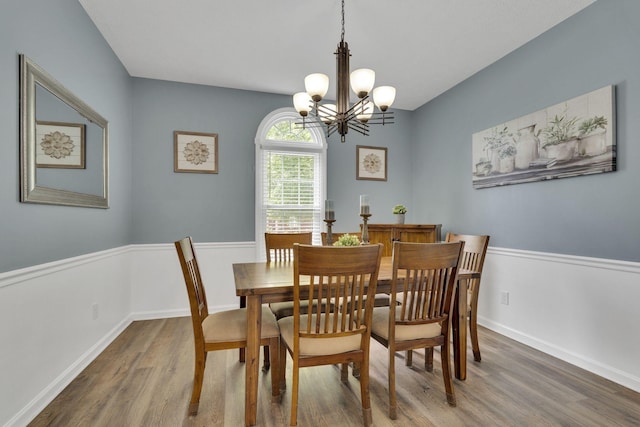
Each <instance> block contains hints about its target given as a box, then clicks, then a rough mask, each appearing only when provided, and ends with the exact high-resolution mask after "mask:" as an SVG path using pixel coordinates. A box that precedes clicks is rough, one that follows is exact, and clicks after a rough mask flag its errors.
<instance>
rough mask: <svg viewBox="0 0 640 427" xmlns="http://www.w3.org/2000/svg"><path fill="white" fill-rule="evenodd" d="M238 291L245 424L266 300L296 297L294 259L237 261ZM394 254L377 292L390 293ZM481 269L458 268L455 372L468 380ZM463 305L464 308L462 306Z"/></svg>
mask: <svg viewBox="0 0 640 427" xmlns="http://www.w3.org/2000/svg"><path fill="white" fill-rule="evenodd" d="M233 276H234V280H235V285H236V295H238V296H239V297H240V299H241V306H245V305H246V309H247V346H246V348H245V349H244V351H242V352H241V359H244V363H245V371H246V374H245V425H246V426H253V425H256V416H257V409H258V377H259V362H260V325H261V322H262V309H261V307H262V304H266V303H272V302H281V301H292V300H293V262H273V261H272V262H248V263H235V264H233ZM392 276H393V264H392V257H390V256H388V257H383V258H382V260H381V261H380V269H379V271H378V283H377V288H376V293H390V292H391V279H392ZM479 277H480V273H477V272H475V271H470V270H463V269H459V270H458V286H457V291H456V298H455V302H454V311H453V314H452V316H451V324H452V335H453V354H454V357H453V359H454V374H455V377H456V378H457V379H459V380H465V379H466V376H467V373H466V366H467V327H466V319H467V308H466V307H467V281H468V280H469V279H474V278H479ZM460 307H462V309H460Z"/></svg>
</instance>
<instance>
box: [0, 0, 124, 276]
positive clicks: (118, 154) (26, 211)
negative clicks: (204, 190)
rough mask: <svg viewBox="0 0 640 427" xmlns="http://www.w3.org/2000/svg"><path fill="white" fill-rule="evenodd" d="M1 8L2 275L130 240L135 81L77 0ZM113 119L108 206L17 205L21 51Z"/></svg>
mask: <svg viewBox="0 0 640 427" xmlns="http://www.w3.org/2000/svg"><path fill="white" fill-rule="evenodd" d="M1 8H2V9H1V12H0V95H1V96H0V127H1V128H2V129H3V138H2V143H0V272H4V271H9V270H14V269H18V268H21V267H26V266H30V265H35V264H39V263H43V262H48V261H54V260H59V259H64V258H68V257H71V256H75V255H81V254H85V253H89V252H94V251H99V250H103V249H108V248H113V247H118V246H122V245H126V244H128V243H129V242H130V238H129V235H130V230H131V160H130V159H131V155H130V153H131V129H132V126H131V111H132V110H131V86H132V84H131V79H130V77H129V76H128V74H127V72H126V70H125V69H124V68H123V66H122V65H121V64H120V62H119V61H118V59H117V58H116V56H115V55H114V54H113V52H112V51H111V49H110V47H109V46H108V45H107V43H106V42H105V40H104V39H103V38H102V36H101V35H100V33H99V32H98V31H97V29H96V28H95V26H94V24H93V22H92V21H91V20H90V19H89V17H88V16H87V15H86V13H85V11H84V9H83V8H82V6H81V5H80V4H79V3H78V1H77V0H47V1H44V0H21V1H3V3H2V6H1ZM19 53H24V54H25V55H27V56H28V57H29V58H31V59H32V60H33V61H35V62H36V63H37V64H38V65H40V66H41V67H43V68H44V69H45V70H47V72H48V73H49V74H51V75H52V76H53V77H54V78H55V79H57V80H58V81H59V82H60V83H62V84H63V85H64V86H66V87H67V88H68V89H69V90H71V91H72V92H73V93H74V94H75V95H76V96H78V97H79V98H80V99H82V100H83V101H84V102H86V103H87V104H89V105H91V106H92V107H93V108H94V109H95V110H96V111H98V112H99V113H100V114H101V115H102V116H104V117H106V118H107V119H108V120H109V131H110V156H111V179H110V188H111V208H110V209H107V210H102V209H91V208H77V207H65V206H46V205H37V204H25V203H20V202H19V169H18V163H19V161H18V159H19V145H18V95H19V85H18V54H19Z"/></svg>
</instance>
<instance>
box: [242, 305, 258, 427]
mask: <svg viewBox="0 0 640 427" xmlns="http://www.w3.org/2000/svg"><path fill="white" fill-rule="evenodd" d="M261 323H262V299H261V298H260V296H259V295H252V296H249V297H247V348H246V351H245V356H246V357H245V372H246V373H245V400H244V419H245V425H247V426H254V425H256V414H257V412H258V373H259V372H258V371H259V369H258V365H259V361H260V330H261Z"/></svg>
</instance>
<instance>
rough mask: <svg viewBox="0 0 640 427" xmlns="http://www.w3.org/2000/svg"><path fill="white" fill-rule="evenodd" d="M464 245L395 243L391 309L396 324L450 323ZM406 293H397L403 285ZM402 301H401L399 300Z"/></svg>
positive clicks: (403, 291)
mask: <svg viewBox="0 0 640 427" xmlns="http://www.w3.org/2000/svg"><path fill="white" fill-rule="evenodd" d="M463 246H464V243H434V244H421V243H401V242H394V252H393V279H392V288H391V306H392V307H393V308H394V309H395V307H396V303H400V305H399V306H398V310H399V311H400V312H399V313H398V315H396V316H394V318H395V324H396V325H419V324H425V323H436V322H437V323H440V324H444V323H446V320H447V319H448V318H449V313H450V311H451V307H452V303H453V290H454V289H455V286H456V281H457V276H458V260H459V259H460V251H461V248H462V247H463ZM400 281H402V283H403V285H404V286H403V290H402V292H400V293H397V292H396V290H397V288H398V284H399V282H400ZM398 297H399V298H400V300H399V301H398V299H397V298H398Z"/></svg>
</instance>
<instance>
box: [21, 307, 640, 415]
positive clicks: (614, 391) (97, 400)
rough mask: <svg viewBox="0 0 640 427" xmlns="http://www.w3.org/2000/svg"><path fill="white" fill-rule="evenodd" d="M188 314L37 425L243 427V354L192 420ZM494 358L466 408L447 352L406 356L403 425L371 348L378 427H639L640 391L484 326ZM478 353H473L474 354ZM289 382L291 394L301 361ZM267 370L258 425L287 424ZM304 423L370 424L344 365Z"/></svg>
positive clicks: (314, 395)
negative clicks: (447, 370)
mask: <svg viewBox="0 0 640 427" xmlns="http://www.w3.org/2000/svg"><path fill="white" fill-rule="evenodd" d="M190 322H191V321H190V319H189V318H188V317H182V318H172V319H159V320H148V321H138V322H133V323H132V324H131V325H130V326H129V327H128V328H127V329H126V330H125V331H124V332H123V333H122V334H121V335H120V336H119V337H118V338H117V339H116V340H115V341H114V342H113V343H112V344H111V345H110V346H109V347H108V348H107V349H106V350H105V351H104V352H103V353H102V354H101V355H100V356H99V357H98V358H96V360H95V361H94V362H93V363H91V365H90V366H88V367H87V369H85V370H84V371H83V372H82V373H81V374H80V375H79V376H78V377H77V378H76V379H75V380H74V381H73V382H72V383H71V384H70V385H69V386H68V387H67V388H66V389H65V390H64V391H63V392H62V393H61V394H60V395H59V396H58V397H57V398H56V399H55V400H54V401H53V402H51V404H50V405H49V406H47V408H45V410H43V411H42V412H41V413H40V414H39V415H38V416H37V417H36V418H35V419H34V420H33V421H32V422H31V423H30V424H29V425H30V426H33V427H37V426H65V427H66V426H92V427H101V426H154V427H156V426H242V425H244V365H243V364H241V363H239V362H238V352H237V350H236V351H232V350H228V351H218V352H214V353H210V354H209V356H208V360H207V369H206V372H205V377H206V378H205V382H204V386H203V390H202V397H201V400H200V410H199V413H198V415H197V416H195V417H189V416H187V415H186V414H187V407H188V403H189V398H190V395H191V386H192V378H193V334H192V331H191V323H190ZM479 329H480V331H479V333H480V348H481V351H482V362H481V363H477V362H474V361H473V357H469V359H470V361H469V365H468V372H467V380H466V381H458V380H455V381H454V383H455V384H454V385H455V392H456V397H457V401H458V406H457V407H455V408H452V407H449V406H448V405H447V403H446V398H445V392H444V384H443V381H442V371H441V369H440V362H439V361H440V354H439V352H436V354H435V355H434V370H433V372H431V373H429V372H425V370H424V367H423V365H424V352H414V356H413V367H411V368H409V367H406V366H405V364H404V358H403V355H397V356H396V357H397V360H396V378H397V393H398V405H399V408H398V419H397V420H395V421H393V420H390V419H389V417H388V415H387V413H388V412H387V409H388V397H387V360H388V356H387V352H386V349H385V348H384V347H382V346H381V345H379V344H378V343H376V342H372V346H371V403H372V407H373V422H374V425H375V426H396V427H397V426H447V427H452V426H453V427H455V426H471V425H473V426H638V425H640V394H639V393H636V392H634V391H632V390H629V389H627V388H625V387H622V386H620V385H617V384H615V383H613V382H611V381H608V380H605V379H603V378H601V377H598V376H596V375H594V374H591V373H589V372H586V371H584V370H582V369H580V368H577V367H575V366H572V365H570V364H568V363H565V362H563V361H560V360H558V359H555V358H553V357H551V356H548V355H546V354H543V353H541V352H539V351H536V350H533V349H531V348H530V347H527V346H525V345H522V344H520V343H517V342H515V341H513V340H510V339H508V338H505V337H504V336H501V335H498V334H496V333H494V332H492V331H489V330H487V329H484V328H479ZM469 354H471V349H470V348H469ZM287 363H288V368H289V371H288V372H287V385H288V387H289V388H290V386H291V373H290V367H291V359H288V361H287ZM270 382H271V378H270V375H269V374H262V377H261V378H260V387H259V401H258V425H260V426H287V425H289V413H290V412H289V411H290V402H291V396H290V394H288V393H285V394H284V397H283V400H282V403H281V404H277V403H271V394H270V393H271V391H270V387H271V386H270ZM298 425H299V426H313V427H322V426H360V425H362V417H361V410H360V389H359V385H358V382H357V380H356V379H355V378H353V376H351V375H350V376H349V382H348V384H343V383H341V382H340V372H339V369H338V368H337V367H334V366H326V367H317V368H304V369H302V370H301V378H300V405H299V409H298Z"/></svg>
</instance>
